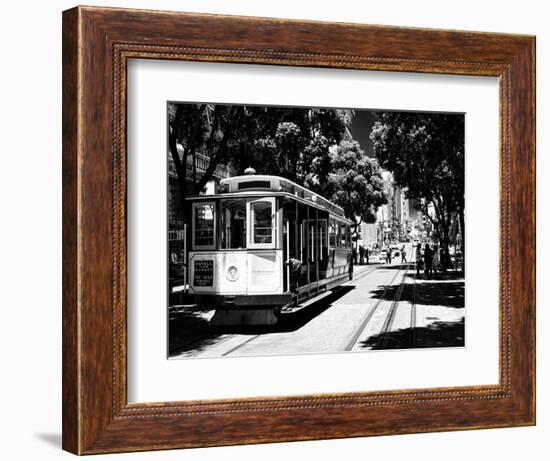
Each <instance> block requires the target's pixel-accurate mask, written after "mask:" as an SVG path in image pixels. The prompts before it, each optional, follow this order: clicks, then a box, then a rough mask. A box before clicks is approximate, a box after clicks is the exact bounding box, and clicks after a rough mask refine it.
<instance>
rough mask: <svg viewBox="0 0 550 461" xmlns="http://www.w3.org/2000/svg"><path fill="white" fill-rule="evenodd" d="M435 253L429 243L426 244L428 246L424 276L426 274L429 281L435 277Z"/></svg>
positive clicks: (425, 249) (425, 248) (426, 247)
mask: <svg viewBox="0 0 550 461" xmlns="http://www.w3.org/2000/svg"><path fill="white" fill-rule="evenodd" d="M433 256H434V254H433V251H432V248H431V247H430V244H429V243H426V246H425V247H424V274H426V278H427V279H431V278H432V277H433V266H432V263H433Z"/></svg>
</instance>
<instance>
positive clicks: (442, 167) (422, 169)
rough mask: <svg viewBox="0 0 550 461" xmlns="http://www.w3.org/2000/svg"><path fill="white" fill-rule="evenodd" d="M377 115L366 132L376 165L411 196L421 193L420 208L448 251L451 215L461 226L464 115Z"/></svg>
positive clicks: (462, 217)
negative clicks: (376, 119)
mask: <svg viewBox="0 0 550 461" xmlns="http://www.w3.org/2000/svg"><path fill="white" fill-rule="evenodd" d="M378 117H379V121H377V122H375V124H374V125H373V128H372V131H371V134H370V138H371V140H372V142H373V146H374V152H375V155H376V157H377V159H378V161H379V162H380V165H381V166H382V167H383V168H385V169H387V170H389V171H391V172H392V174H393V177H394V180H395V182H396V184H397V185H399V186H401V187H406V188H407V196H408V197H409V198H419V199H423V211H424V213H425V214H426V215H427V216H428V218H429V219H430V220H431V221H432V223H433V224H434V227H435V228H436V229H437V233H438V235H439V239H440V243H441V245H442V247H443V250H444V251H445V252H447V253H448V247H449V244H450V236H449V228H450V226H451V222H452V218H453V215H456V216H458V218H459V220H460V224H461V229H462V232H464V116H463V115H461V114H438V113H412V112H380V113H378ZM430 204H431V205H433V208H434V211H435V218H433V217H432V216H431V215H430V214H429V213H428V206H429V205H430Z"/></svg>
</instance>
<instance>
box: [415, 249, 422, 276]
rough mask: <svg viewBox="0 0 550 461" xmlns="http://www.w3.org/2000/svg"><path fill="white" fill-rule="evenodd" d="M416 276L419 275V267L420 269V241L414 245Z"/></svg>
mask: <svg viewBox="0 0 550 461" xmlns="http://www.w3.org/2000/svg"><path fill="white" fill-rule="evenodd" d="M415 259H416V276H417V277H418V276H419V275H420V269H422V249H421V248H420V243H418V244H417V245H416V255H415Z"/></svg>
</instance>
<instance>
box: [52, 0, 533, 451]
mask: <svg viewBox="0 0 550 461" xmlns="http://www.w3.org/2000/svg"><path fill="white" fill-rule="evenodd" d="M129 59H153V60H181V61H204V62H224V63H236V64H270V65H281V66H302V67H323V68H339V69H357V70H378V71H395V72H415V73H434V74H453V75H475V76H493V77H498V79H499V91H500V118H499V126H500V133H499V137H500V144H499V158H500V210H499V211H500V245H499V248H500V261H499V267H500V280H499V299H500V302H499V313H500V316H499V345H498V348H499V376H500V379H499V383H498V385H491V386H457V387H449V388H428V389H414V390H396V391H382V390H381V391H376V392H372V391H369V392H353V393H333V394H322V395H319V394H312V395H299V396H271V397H262V398H253V397H251V398H240V399H223V400H220V399H218V400H215V399H212V400H200V401H199V400H193V401H187V402H186V401H178V402H160V403H158V402H157V403H147V404H143V403H139V404H137V403H128V399H127V328H126V315H127V309H128V306H127V302H126V299H127V285H126V280H127V279H126V276H127V266H126V261H127V245H126V235H127V232H126V229H127V228H126V226H127V222H126V200H127V195H126V194H127V188H126V173H127V171H126V142H127V141H126V126H127V113H126V108H127V97H128V95H127V72H126V71H127V63H128V60H129ZM535 269H536V268H535V38H534V37H532V36H520V35H508V34H494V33H477V32H475V33H474V32H461V31H447V30H428V29H409V28H399V27H387V26H373V25H358V24H336V23H321V22H311V21H290V20H279V19H266V18H252V17H237V16H234V17H227V16H217V15H201V14H187V13H175V12H160V11H142V10H126V9H110V8H95V7H76V8H73V9H71V10H68V11H65V12H64V13H63V448H64V449H65V450H67V451H70V452H72V453H76V454H93V453H109V452H125V451H140V450H156V449H169V448H184V447H205V446H215V445H234V444H244V443H268V442H279V441H290V440H312V439H327V438H337V437H359V436H371V435H385V434H404V433H414V432H431V431H442V430H465V429H479V428H492V427H510V426H527V425H533V424H535Z"/></svg>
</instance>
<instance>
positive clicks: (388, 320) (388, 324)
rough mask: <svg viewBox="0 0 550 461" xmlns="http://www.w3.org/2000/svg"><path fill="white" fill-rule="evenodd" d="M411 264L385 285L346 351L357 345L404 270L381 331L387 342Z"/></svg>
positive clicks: (347, 345)
mask: <svg viewBox="0 0 550 461" xmlns="http://www.w3.org/2000/svg"><path fill="white" fill-rule="evenodd" d="M410 257H411V258H412V250H411V253H410ZM411 264H412V262H408V263H407V268H406V269H399V270H398V271H397V272H396V273H395V275H394V276H393V277H392V278H391V280H390V282H389V283H387V284H385V285H384V291H383V292H382V295H381V296H380V298H379V299H378V301H377V302H376V304H375V305H374V306H373V307H372V308H371V309H370V310H369V311H368V313H367V315H366V316H365V317H364V318H363V320H362V322H361V324H360V325H359V327H358V328H357V329H356V330H355V332H354V333H353V335H352V337H351V339H350V340H349V341H348V343H347V344H346V346H345V348H344V350H345V351H351V350H352V349H353V347H354V346H355V344H356V343H357V341H358V340H359V338H360V337H361V335H362V334H363V332H364V331H365V328H367V325H368V324H369V323H370V321H371V319H372V317H373V316H374V314H375V313H376V312H377V311H378V309H379V307H380V305H381V304H382V301H383V300H384V298H385V297H386V294H387V292H388V289H389V288H390V287H391V286H393V282H394V281H395V279H396V278H397V277H398V276H399V274H401V272H402V271H404V272H403V276H402V279H401V283H400V285H399V288H398V289H397V291H396V294H395V297H394V299H393V302H392V306H391V308H390V310H389V312H388V315H387V316H386V319H385V320H384V323H383V324H382V331H381V333H382V334H383V335H384V342H385V340H386V337H387V333H388V331H389V329H390V328H391V325H392V323H393V319H394V318H395V312H396V311H397V307H398V305H399V301H400V299H401V295H402V293H403V280H404V279H405V276H406V274H407V272H408V271H409V270H410V265H411ZM373 270H374V269H373Z"/></svg>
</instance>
